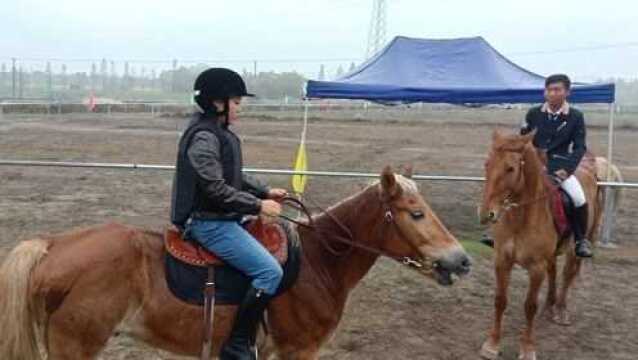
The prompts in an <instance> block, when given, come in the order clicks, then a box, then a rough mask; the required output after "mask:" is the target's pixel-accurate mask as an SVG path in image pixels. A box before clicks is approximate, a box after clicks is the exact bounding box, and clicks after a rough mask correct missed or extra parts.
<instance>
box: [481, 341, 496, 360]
mask: <svg viewBox="0 0 638 360" xmlns="http://www.w3.org/2000/svg"><path fill="white" fill-rule="evenodd" d="M481 358H483V359H486V360H496V359H498V349H494V348H493V347H492V346H491V345H490V344H489V342H488V341H486V342H484V343H483V346H481Z"/></svg>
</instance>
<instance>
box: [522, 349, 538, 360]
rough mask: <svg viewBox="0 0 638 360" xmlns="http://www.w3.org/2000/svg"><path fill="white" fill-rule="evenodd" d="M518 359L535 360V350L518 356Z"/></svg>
mask: <svg viewBox="0 0 638 360" xmlns="http://www.w3.org/2000/svg"><path fill="white" fill-rule="evenodd" d="M518 360H536V351H530V352H527V353H524V354H520V355H519V356H518Z"/></svg>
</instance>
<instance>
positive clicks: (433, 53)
mask: <svg viewBox="0 0 638 360" xmlns="http://www.w3.org/2000/svg"><path fill="white" fill-rule="evenodd" d="M544 82H545V78H544V77H543V76H541V75H538V74H535V73H533V72H531V71H528V70H526V69H524V68H522V67H520V66H518V65H516V64H514V63H513V62H511V61H510V60H508V59H507V58H506V57H504V56H503V55H501V54H500V53H499V52H498V51H496V50H495V49H494V48H493V47H492V46H491V45H490V44H489V43H488V42H487V41H485V39H483V38H482V37H473V38H462V39H445V40H435V39H415V38H407V37H402V36H399V37H396V38H394V40H392V41H391V42H390V43H389V44H388V45H387V46H386V47H385V48H384V49H383V50H382V51H380V52H379V53H378V54H377V55H375V56H374V57H372V58H371V59H369V60H368V61H366V62H365V63H363V64H361V65H360V66H359V67H358V68H356V69H355V70H353V71H352V72H350V73H348V74H346V75H344V76H343V77H341V78H339V79H337V80H335V81H314V80H310V81H308V84H307V85H306V96H307V97H308V98H333V99H363V100H372V101H380V102H394V101H398V102H437V103H452V104H463V103H481V104H498V103H536V102H542V101H543V89H544V84H545V83H544ZM614 95H615V88H614V84H580V83H579V84H575V85H574V87H573V89H572V95H571V97H570V101H572V102H580V103H583V102H587V103H611V102H613V101H614Z"/></svg>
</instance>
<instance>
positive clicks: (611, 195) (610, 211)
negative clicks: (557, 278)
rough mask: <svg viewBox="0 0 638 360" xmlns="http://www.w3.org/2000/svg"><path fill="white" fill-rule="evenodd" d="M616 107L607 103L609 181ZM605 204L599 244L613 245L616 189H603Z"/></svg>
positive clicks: (607, 178) (609, 177)
mask: <svg viewBox="0 0 638 360" xmlns="http://www.w3.org/2000/svg"><path fill="white" fill-rule="evenodd" d="M615 109H616V104H615V103H613V102H612V103H611V104H609V131H608V133H609V134H608V135H609V139H608V140H607V141H608V143H607V161H608V164H609V166H607V174H606V175H605V176H606V180H607V181H611V174H612V172H611V167H612V166H613V165H612V164H613V153H614V113H615ZM604 191H605V204H604V215H603V224H602V229H601V241H600V243H601V244H600V245H601V246H603V247H615V246H614V244H613V243H612V240H611V238H612V231H613V223H614V215H615V214H614V208H615V207H616V204H614V202H615V201H614V200H615V198H616V194H615V193H616V191H618V189H615V188H612V187H609V186H608V187H607V188H606V189H605V190H604Z"/></svg>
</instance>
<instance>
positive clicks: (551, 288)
mask: <svg viewBox="0 0 638 360" xmlns="http://www.w3.org/2000/svg"><path fill="white" fill-rule="evenodd" d="M547 280H548V286H547V299H546V300H545V306H544V308H543V313H544V314H545V315H546V316H547V317H548V318H549V319H550V320H552V319H553V318H554V314H555V309H554V307H555V306H556V257H552V258H551V259H550V260H549V261H548V263H547Z"/></svg>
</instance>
